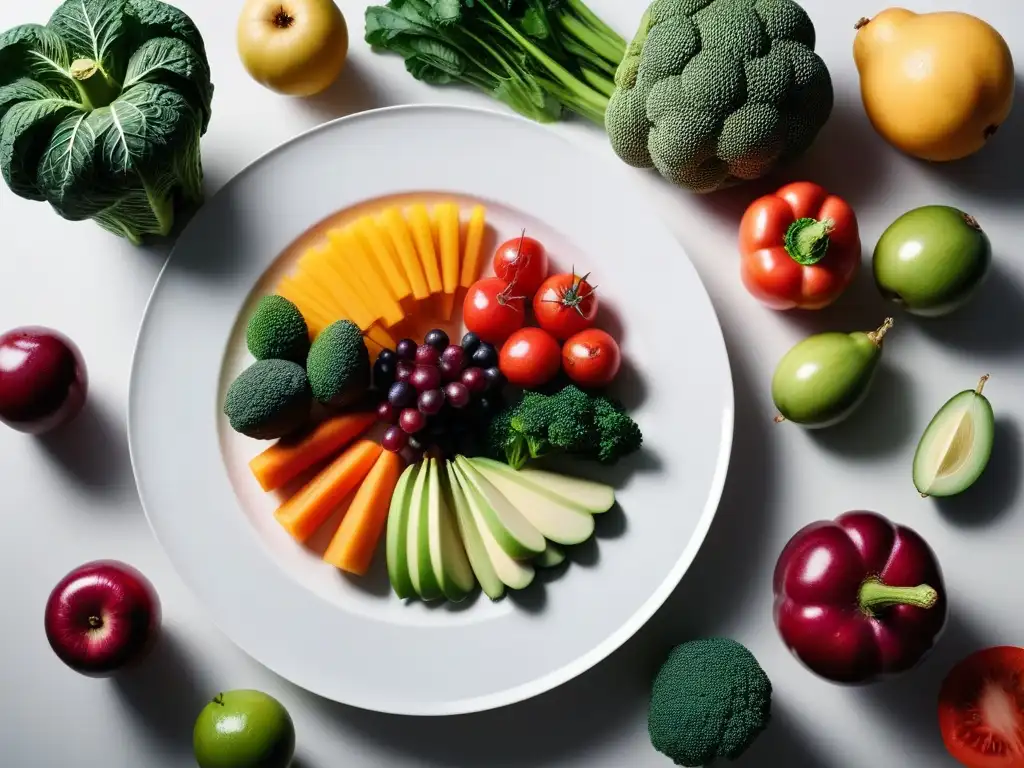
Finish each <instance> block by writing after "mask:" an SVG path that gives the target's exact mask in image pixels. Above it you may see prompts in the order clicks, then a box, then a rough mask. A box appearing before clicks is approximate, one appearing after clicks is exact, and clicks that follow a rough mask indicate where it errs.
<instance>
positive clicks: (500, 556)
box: [453, 463, 543, 589]
mask: <svg viewBox="0 0 1024 768" xmlns="http://www.w3.org/2000/svg"><path fill="white" fill-rule="evenodd" d="M453 466H454V467H455V475H456V477H457V478H458V481H459V486H460V487H461V488H462V493H463V495H464V496H465V498H466V501H467V505H468V508H469V512H470V516H471V518H472V521H473V524H474V526H475V527H476V530H477V532H478V533H479V535H480V539H481V541H482V542H483V545H484V550H485V551H486V552H487V557H488V559H489V560H490V561H491V567H492V568H494V572H495V573H496V574H497V575H498V578H499V579H501V582H502V583H503V584H504V585H505V586H507V587H509V588H511V589H526V587H528V586H530V584H531V583H532V582H533V577H534V575H535V573H536V572H535V571H534V569H533V566H532V565H531V564H530V563H528V562H526V561H522V562H520V561H519V560H516V559H515V558H513V557H511V556H510V555H509V554H508V552H506V551H505V550H504V549H503V548H502V546H501V545H500V544H499V543H498V538H497V537H496V536H495V535H494V533H493V532H492V531H491V527H490V525H488V523H487V512H486V511H485V510H486V507H487V501H486V500H485V499H484V497H483V496H482V495H481V494H480V491H479V490H477V487H476V486H475V485H474V484H473V482H472V481H471V480H469V478H468V477H467V476H466V472H465V471H464V470H463V468H462V467H460V466H459V465H458V464H457V463H456V464H455V465H453ZM542 551H543V550H542ZM533 554H535V555H536V554H540V553H539V552H534V553H533Z"/></svg>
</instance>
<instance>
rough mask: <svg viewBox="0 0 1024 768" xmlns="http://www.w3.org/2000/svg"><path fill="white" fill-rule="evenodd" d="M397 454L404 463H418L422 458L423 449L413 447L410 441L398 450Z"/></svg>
mask: <svg viewBox="0 0 1024 768" xmlns="http://www.w3.org/2000/svg"><path fill="white" fill-rule="evenodd" d="M411 439H412V438H410V441H411ZM398 454H399V456H401V457H402V460H403V461H404V462H405V463H406V464H418V463H419V462H421V461H422V460H423V449H422V448H421V449H416V448H413V447H412V444H411V442H410V444H409V445H407V446H405V448H403V449H402V450H401V451H399V452H398Z"/></svg>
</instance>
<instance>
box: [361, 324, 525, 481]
mask: <svg viewBox="0 0 1024 768" xmlns="http://www.w3.org/2000/svg"><path fill="white" fill-rule="evenodd" d="M373 381H374V386H375V388H376V389H377V391H378V392H379V393H380V394H381V395H382V398H383V399H382V400H381V402H380V404H379V405H378V406H377V418H378V419H379V420H380V421H382V422H385V423H386V424H389V425H390V426H389V427H388V429H387V431H386V432H385V433H384V439H383V441H382V443H383V445H384V448H385V449H387V450H389V451H394V452H396V453H401V454H402V456H403V458H405V459H406V460H407V461H409V462H413V461H418V460H419V459H420V458H422V457H423V454H424V453H425V452H427V451H429V450H431V449H434V451H435V452H436V453H437V454H439V455H441V456H448V455H452V454H456V453H467V454H472V453H473V450H472V442H473V440H474V439H475V437H476V434H477V432H478V427H479V426H480V425H481V424H485V423H486V421H487V419H488V418H489V417H490V416H491V415H492V414H493V413H495V412H496V411H497V410H499V409H500V408H501V407H502V405H503V402H502V394H501V393H502V389H503V388H504V385H505V377H504V376H503V375H502V373H501V370H500V369H499V368H498V351H497V350H496V349H495V348H494V347H493V346H492V345H491V344H487V343H485V342H482V341H481V340H480V339H479V338H478V337H477V335H476V334H475V333H467V334H466V335H465V336H463V337H462V343H461V344H452V343H451V341H450V339H449V338H448V334H447V333H445V332H444V331H442V330H440V329H437V328H435V329H434V330H432V331H430V332H429V333H427V335H426V336H424V337H423V343H422V344H419V345H417V344H416V342H415V341H413V340H412V339H402V340H401V341H400V342H398V345H397V346H396V348H395V349H394V350H390V349H386V350H384V351H383V352H381V353H380V355H379V357H378V358H377V362H376V363H374V366H373Z"/></svg>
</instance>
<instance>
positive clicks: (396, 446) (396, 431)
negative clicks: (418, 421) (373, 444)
mask: <svg viewBox="0 0 1024 768" xmlns="http://www.w3.org/2000/svg"><path fill="white" fill-rule="evenodd" d="M408 442H409V435H407V434H406V433H405V432H403V431H402V429H401V428H400V427H388V430H387V432H385V433H384V438H383V439H382V440H381V441H380V443H381V445H383V446H384V450H386V451H391V452H392V453H398V452H399V451H400V450H402V449H403V448H405V446H406V443H408Z"/></svg>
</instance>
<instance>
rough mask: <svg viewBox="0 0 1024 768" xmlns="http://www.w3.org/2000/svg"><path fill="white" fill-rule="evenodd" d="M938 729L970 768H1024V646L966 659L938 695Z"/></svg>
mask: <svg viewBox="0 0 1024 768" xmlns="http://www.w3.org/2000/svg"><path fill="white" fill-rule="evenodd" d="M939 728H940V729H941V730H942V740H943V741H944V742H945V744H946V749H947V750H949V753H950V754H951V755H952V756H953V757H955V758H956V759H957V760H959V761H960V763H961V764H962V765H965V766H967V768H1024V648H1017V647H1014V646H996V647H994V648H986V649H985V650H982V651H978V652H977V653H974V654H972V655H971V656H968V657H967V658H966V659H964V660H963V661H961V662H960V663H959V664H957V665H956V666H955V667H954V668H953V670H952V671H951V672H950V673H949V675H947V677H946V679H945V681H944V682H943V683H942V690H941V691H940V692H939Z"/></svg>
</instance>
